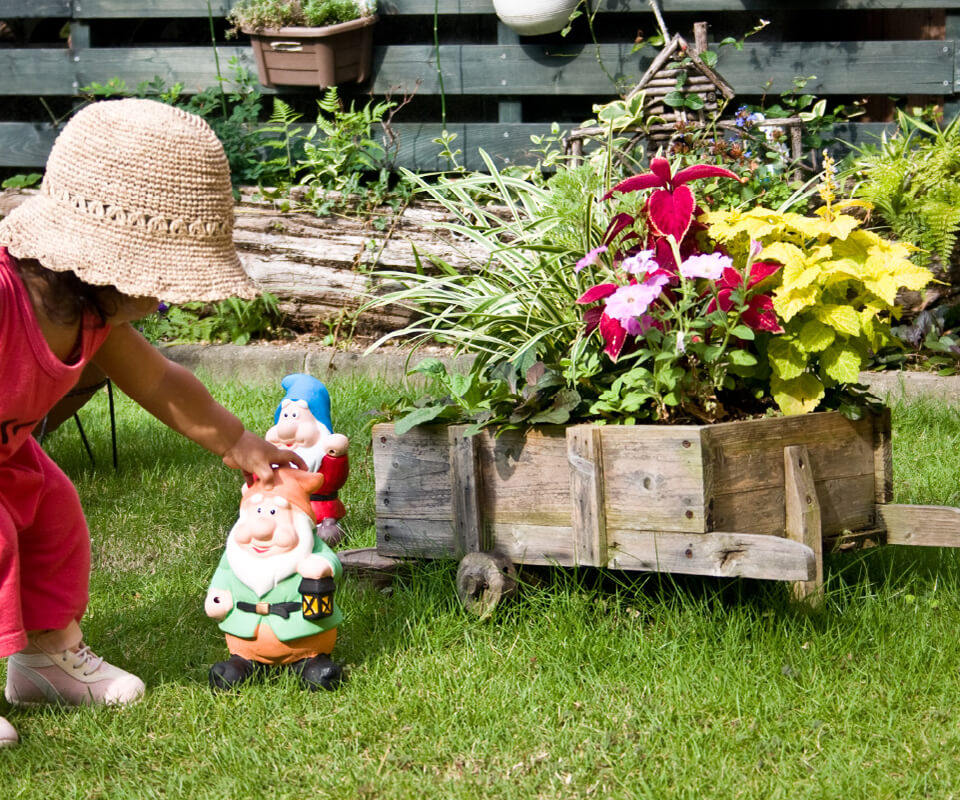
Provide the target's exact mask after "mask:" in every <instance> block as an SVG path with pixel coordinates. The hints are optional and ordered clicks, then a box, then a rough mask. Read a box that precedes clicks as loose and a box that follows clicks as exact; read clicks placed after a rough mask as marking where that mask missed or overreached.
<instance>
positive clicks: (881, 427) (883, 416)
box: [873, 406, 893, 503]
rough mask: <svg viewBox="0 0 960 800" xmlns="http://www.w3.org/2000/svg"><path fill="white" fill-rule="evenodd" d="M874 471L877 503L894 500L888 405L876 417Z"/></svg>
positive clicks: (874, 427) (891, 443) (874, 425)
mask: <svg viewBox="0 0 960 800" xmlns="http://www.w3.org/2000/svg"><path fill="white" fill-rule="evenodd" d="M873 471H874V478H875V480H876V489H875V491H874V499H875V500H876V502H877V503H889V502H891V501H892V500H893V435H892V432H891V425H890V409H889V408H888V407H886V406H884V408H883V410H882V411H881V412H880V413H879V414H878V415H877V416H876V417H875V418H874V424H873Z"/></svg>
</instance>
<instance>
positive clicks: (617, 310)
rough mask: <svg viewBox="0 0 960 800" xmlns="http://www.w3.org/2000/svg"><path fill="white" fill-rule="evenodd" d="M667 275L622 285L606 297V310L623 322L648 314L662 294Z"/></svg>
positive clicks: (608, 313)
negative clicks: (648, 310)
mask: <svg viewBox="0 0 960 800" xmlns="http://www.w3.org/2000/svg"><path fill="white" fill-rule="evenodd" d="M668 280H669V278H668V277H667V276H666V275H655V276H653V277H652V278H651V279H650V280H649V281H647V282H646V283H634V284H631V285H630V286H621V287H620V288H619V289H617V290H616V291H615V292H614V293H613V294H611V295H610V296H609V297H607V298H606V301H605V302H606V307H605V309H604V311H605V312H606V314H607V316H610V317H613V319H615V320H617V321H618V322H620V323H621V324H625V323H626V322H627V321H628V320H630V319H636V318H638V317H641V316H643V315H644V314H646V312H647V309H648V308H649V307H650V304H651V303H652V302H653V301H654V300H656V299H657V297H659V296H660V290H661V289H662V288H663V285H664V284H665V283H667V281H668Z"/></svg>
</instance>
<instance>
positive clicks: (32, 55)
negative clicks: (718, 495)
mask: <svg viewBox="0 0 960 800" xmlns="http://www.w3.org/2000/svg"><path fill="white" fill-rule="evenodd" d="M0 75H3V93H4V94H10V95H28V96H29V95H50V94H62V95H72V94H76V92H77V89H78V88H79V86H80V84H78V83H77V82H76V69H75V64H74V63H73V61H72V59H71V53H70V51H69V50H67V48H66V46H64V47H31V48H29V49H28V50H27V49H19V48H6V47H3V48H0Z"/></svg>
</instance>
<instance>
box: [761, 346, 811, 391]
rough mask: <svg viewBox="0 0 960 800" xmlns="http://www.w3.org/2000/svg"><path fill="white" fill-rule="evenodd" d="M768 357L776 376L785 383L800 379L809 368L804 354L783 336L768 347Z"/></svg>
mask: <svg viewBox="0 0 960 800" xmlns="http://www.w3.org/2000/svg"><path fill="white" fill-rule="evenodd" d="M767 357H768V358H769V359H770V366H771V367H773V371H774V374H775V375H776V376H777V377H778V378H780V379H781V380H784V381H789V380H793V379H794V378H797V377H799V376H800V374H801V373H802V372H803V371H804V370H805V369H806V367H807V359H806V356H805V355H804V353H802V352H801V351H799V350H798V349H797V348H796V347H794V345H793V343H792V342H791V341H789V340H787V339H785V338H784V337H782V336H781V337H778V338H776V339H774V340H773V341H772V342H770V345H769V346H768V347H767Z"/></svg>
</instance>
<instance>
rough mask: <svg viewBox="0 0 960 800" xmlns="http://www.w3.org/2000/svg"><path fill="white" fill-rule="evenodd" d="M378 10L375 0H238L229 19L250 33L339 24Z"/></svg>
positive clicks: (367, 15)
mask: <svg viewBox="0 0 960 800" xmlns="http://www.w3.org/2000/svg"><path fill="white" fill-rule="evenodd" d="M376 10H377V3H376V0H239V2H237V3H235V4H234V6H233V7H232V8H231V9H230V13H229V14H228V15H227V19H228V20H229V21H230V22H231V23H232V24H233V25H234V26H235V28H237V29H242V30H244V31H248V32H249V31H262V30H266V29H272V28H286V27H323V26H325V25H336V24H337V23H340V22H349V21H350V20H353V19H361V18H362V17H369V16H371V15H372V14H374V13H376Z"/></svg>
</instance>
